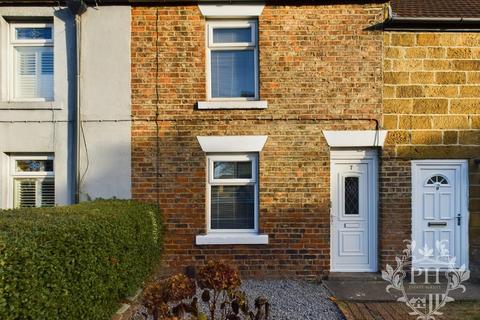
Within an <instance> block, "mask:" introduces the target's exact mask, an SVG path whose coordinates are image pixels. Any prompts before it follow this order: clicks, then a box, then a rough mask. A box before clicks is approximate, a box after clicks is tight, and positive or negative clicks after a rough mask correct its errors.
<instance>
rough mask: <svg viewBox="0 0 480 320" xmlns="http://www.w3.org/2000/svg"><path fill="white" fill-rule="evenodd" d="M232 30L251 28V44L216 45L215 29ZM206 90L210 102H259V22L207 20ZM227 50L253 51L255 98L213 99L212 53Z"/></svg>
mask: <svg viewBox="0 0 480 320" xmlns="http://www.w3.org/2000/svg"><path fill="white" fill-rule="evenodd" d="M231 28H242V29H243V28H250V29H251V35H252V41H251V42H233V43H228V42H226V43H214V42H213V30H214V29H231ZM205 47H206V76H207V79H206V80H207V81H206V89H207V100H208V101H258V100H259V99H260V96H259V66H258V21H257V20H251V19H249V20H207V22H206V46H205ZM227 50H232V51H233V50H235V51H239V50H242V51H243V50H244V51H253V68H254V70H253V73H254V90H255V95H254V96H253V97H212V63H211V54H212V51H227Z"/></svg>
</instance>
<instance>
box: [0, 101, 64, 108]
mask: <svg viewBox="0 0 480 320" xmlns="http://www.w3.org/2000/svg"><path fill="white" fill-rule="evenodd" d="M1 109H6V110H52V109H55V110H60V109H62V107H61V106H60V105H59V104H58V103H55V102H54V101H9V102H0V110H1Z"/></svg>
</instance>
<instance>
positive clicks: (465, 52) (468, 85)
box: [380, 32, 480, 275]
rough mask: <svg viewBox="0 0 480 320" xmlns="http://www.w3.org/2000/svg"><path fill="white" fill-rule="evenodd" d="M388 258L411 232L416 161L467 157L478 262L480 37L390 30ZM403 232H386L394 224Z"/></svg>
mask: <svg viewBox="0 0 480 320" xmlns="http://www.w3.org/2000/svg"><path fill="white" fill-rule="evenodd" d="M384 43H385V45H384V83H385V85H384V89H383V98H384V99H383V103H384V114H383V117H382V118H383V126H384V127H385V128H386V129H388V130H390V132H389V135H388V138H387V146H386V148H385V150H384V159H383V167H382V172H381V177H382V181H381V184H382V186H381V197H382V200H381V201H382V208H381V226H380V227H381V228H383V230H384V231H383V232H380V234H381V237H382V240H381V253H382V262H383V263H385V262H387V261H391V259H392V257H393V256H394V255H395V254H396V253H398V252H399V250H401V247H402V246H403V245H402V244H401V243H399V242H398V241H397V240H396V239H398V237H401V238H402V239H408V238H409V237H410V228H411V222H410V216H411V211H410V197H411V188H410V160H411V159H422V158H424V159H435V158H440V159H468V160H469V164H470V165H469V179H470V266H471V268H472V271H473V272H472V275H473V274H478V273H477V272H475V271H479V269H478V268H479V266H480V258H479V257H480V168H479V166H478V164H475V161H474V160H475V159H479V158H480V34H478V33H402V32H386V33H385V34H384ZM392 221H394V222H398V223H399V225H400V228H399V230H397V231H393V232H392V231H386V230H387V229H389V228H388V226H389V225H390V224H391V222H392Z"/></svg>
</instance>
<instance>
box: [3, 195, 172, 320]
mask: <svg viewBox="0 0 480 320" xmlns="http://www.w3.org/2000/svg"><path fill="white" fill-rule="evenodd" d="M156 212H157V210H156V208H155V207H154V206H151V205H147V204H142V203H138V202H134V201H126V200H98V201H93V202H88V203H82V204H80V205H74V206H66V207H56V208H32V209H18V210H5V211H0V319H3V320H9V319H35V320H37V319H89V320H90V319H108V318H110V317H111V315H112V314H113V313H114V312H115V310H116V309H117V308H118V307H119V302H120V301H121V300H122V299H123V298H125V297H127V296H128V295H130V294H132V293H134V291H135V290H136V289H137V288H138V287H140V286H141V285H142V281H144V280H145V278H146V277H147V276H148V274H149V273H150V272H151V271H152V268H153V267H154V265H155V264H157V263H158V261H159V259H160V255H161V248H162V241H163V238H162V227H161V220H160V217H159V216H158V215H157V213H156Z"/></svg>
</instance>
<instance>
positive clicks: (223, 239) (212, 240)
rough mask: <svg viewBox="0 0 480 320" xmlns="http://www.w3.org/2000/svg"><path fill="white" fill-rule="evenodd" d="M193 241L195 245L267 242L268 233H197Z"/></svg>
mask: <svg viewBox="0 0 480 320" xmlns="http://www.w3.org/2000/svg"><path fill="white" fill-rule="evenodd" d="M195 242H196V244H197V245H215V244H268V234H249V233H246V234H243V233H236V234H231V233H230V234H218V233H215V234H205V235H198V236H197V237H196V240H195Z"/></svg>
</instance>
